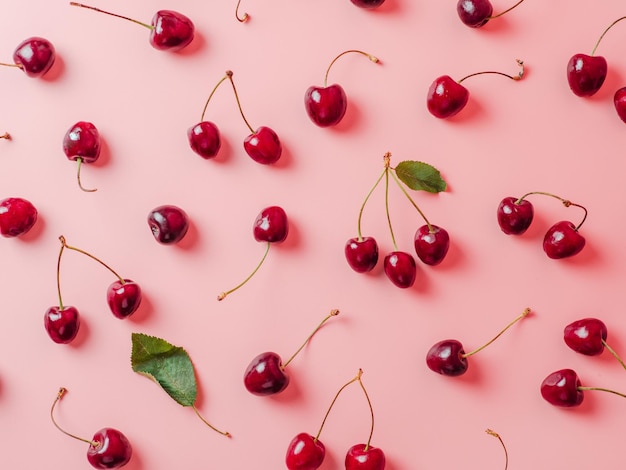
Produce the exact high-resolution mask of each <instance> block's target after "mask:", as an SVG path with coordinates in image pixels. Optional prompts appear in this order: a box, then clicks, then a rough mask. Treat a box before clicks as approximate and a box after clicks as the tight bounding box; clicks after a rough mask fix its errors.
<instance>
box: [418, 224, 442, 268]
mask: <svg viewBox="0 0 626 470" xmlns="http://www.w3.org/2000/svg"><path fill="white" fill-rule="evenodd" d="M413 244H414V246H415V252H416V253H417V257H418V258H419V259H420V260H421V261H422V262H423V263H424V264H428V265H429V266H436V265H438V264H440V263H441V262H442V261H443V259H444V258H445V257H446V254H447V253H448V249H449V248H450V235H449V234H448V232H447V231H446V230H445V229H443V228H441V227H438V226H436V225H428V224H425V225H422V226H421V227H419V228H418V229H417V230H416V232H415V236H414V237H413Z"/></svg>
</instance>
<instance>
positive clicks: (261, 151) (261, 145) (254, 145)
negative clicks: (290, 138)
mask: <svg viewBox="0 0 626 470" xmlns="http://www.w3.org/2000/svg"><path fill="white" fill-rule="evenodd" d="M243 148H244V150H245V151H246V153H247V154H248V155H249V156H250V158H252V160H254V161H255V162H257V163H261V164H263V165H271V164H272V163H276V162H277V161H278V159H279V158H280V156H281V154H282V151H283V148H282V145H281V143H280V140H279V139H278V136H277V135H276V132H274V131H273V130H272V129H270V128H269V127H265V126H261V127H259V128H258V129H257V130H256V131H255V132H254V133H253V134H250V135H249V136H248V137H246V138H245V140H244V141H243Z"/></svg>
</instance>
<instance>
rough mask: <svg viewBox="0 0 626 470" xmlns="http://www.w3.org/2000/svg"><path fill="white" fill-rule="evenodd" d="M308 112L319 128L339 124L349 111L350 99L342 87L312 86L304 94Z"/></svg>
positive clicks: (335, 85)
mask: <svg viewBox="0 0 626 470" xmlns="http://www.w3.org/2000/svg"><path fill="white" fill-rule="evenodd" d="M304 105H305V108H306V112H307V114H308V116H309V118H310V119H311V121H313V122H314V123H315V124H317V125H318V126H319V127H331V126H335V125H337V124H339V122H340V121H341V120H342V119H343V116H344V115H345V114H346V110H347V109H348V98H347V97H346V92H345V91H344V89H343V88H342V87H341V85H337V84H334V85H330V86H326V87H317V86H311V87H309V88H308V89H307V91H306V93H305V94H304Z"/></svg>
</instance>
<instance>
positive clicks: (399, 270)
mask: <svg viewBox="0 0 626 470" xmlns="http://www.w3.org/2000/svg"><path fill="white" fill-rule="evenodd" d="M383 266H384V269H385V274H386V275H387V278H388V279H389V280H390V281H391V282H392V283H393V284H394V285H395V286H397V287H400V288H401V289H407V288H409V287H411V286H412V285H413V284H414V283H415V278H416V276H417V267H416V265H415V259H414V258H413V257H412V256H411V255H410V254H408V253H405V252H403V251H392V252H391V253H389V254H388V255H387V256H385V259H384V261H383Z"/></svg>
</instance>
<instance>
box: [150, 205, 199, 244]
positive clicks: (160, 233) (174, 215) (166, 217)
mask: <svg viewBox="0 0 626 470" xmlns="http://www.w3.org/2000/svg"><path fill="white" fill-rule="evenodd" d="M148 226H149V227H150V230H151V231H152V235H153V236H154V239H155V240H156V241H157V242H159V243H161V244H163V245H173V244H176V243H178V242H180V241H181V240H182V239H183V238H184V237H185V235H186V234H187V230H188V229H189V217H188V216H187V213H186V212H185V211H184V210H183V209H181V208H180V207H178V206H174V205H171V204H165V205H162V206H158V207H155V208H154V209H152V210H151V211H150V212H149V213H148Z"/></svg>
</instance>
